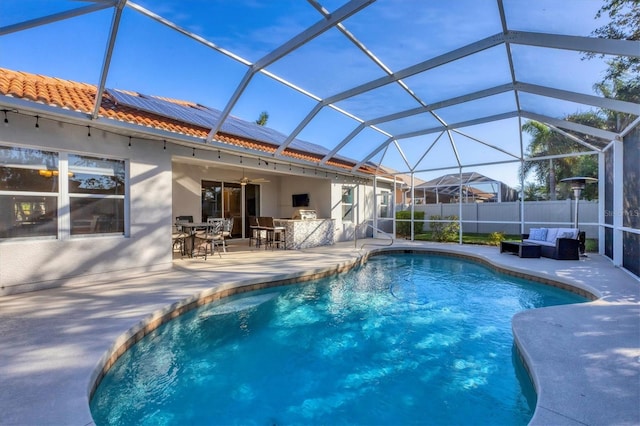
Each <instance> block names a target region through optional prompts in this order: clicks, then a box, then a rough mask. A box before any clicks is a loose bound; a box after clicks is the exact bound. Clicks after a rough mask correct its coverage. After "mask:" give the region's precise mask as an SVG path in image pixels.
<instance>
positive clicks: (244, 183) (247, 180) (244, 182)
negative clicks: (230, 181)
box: [236, 169, 269, 186]
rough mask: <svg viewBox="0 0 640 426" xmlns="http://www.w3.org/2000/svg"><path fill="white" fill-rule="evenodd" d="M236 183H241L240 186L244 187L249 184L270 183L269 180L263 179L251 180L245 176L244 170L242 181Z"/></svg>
mask: <svg viewBox="0 0 640 426" xmlns="http://www.w3.org/2000/svg"><path fill="white" fill-rule="evenodd" d="M236 182H238V183H240V185H242V186H245V185H247V184H254V183H267V182H269V181H268V180H267V179H263V178H255V179H250V178H248V177H247V176H246V175H245V174H244V169H242V178H241V179H240V180H237V181H236Z"/></svg>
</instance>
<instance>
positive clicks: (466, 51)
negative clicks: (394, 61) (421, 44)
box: [324, 34, 504, 105]
mask: <svg viewBox="0 0 640 426" xmlns="http://www.w3.org/2000/svg"><path fill="white" fill-rule="evenodd" d="M503 41H504V36H503V35H502V34H496V35H494V36H491V37H487V38H485V39H483V40H480V41H477V42H475V43H471V44H468V45H466V46H464V47H461V48H459V49H455V50H452V51H451V52H448V53H445V54H443V55H440V56H437V57H435V58H432V59H428V60H426V61H424V62H420V63H419V64H416V65H412V66H410V67H408V68H405V69H403V70H401V71H398V72H396V73H394V74H392V75H388V76H385V77H381V78H378V79H376V80H373V81H370V82H368V83H365V84H362V85H360V86H357V87H354V88H352V89H349V90H346V91H344V92H342V93H338V94H336V95H334V96H330V97H328V98H326V99H325V100H324V104H325V105H328V104H333V103H336V102H340V101H343V100H345V99H348V98H351V97H354V96H357V95H360V94H362V93H365V92H368V91H370V90H373V89H377V88H378V87H381V86H384V85H386V84H389V83H393V82H395V81H398V80H402V79H404V78H407V77H411V76H412V75H415V74H419V73H421V72H424V71H427V70H430V69H432V68H436V67H438V66H440V65H444V64H447V63H449V62H453V61H455V60H458V59H462V58H464V57H467V56H469V55H473V54H474V53H478V52H482V51H483V50H486V49H489V48H491V47H494V46H497V45H498V44H500V43H502V42H503Z"/></svg>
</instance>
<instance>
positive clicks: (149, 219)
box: [0, 115, 179, 295]
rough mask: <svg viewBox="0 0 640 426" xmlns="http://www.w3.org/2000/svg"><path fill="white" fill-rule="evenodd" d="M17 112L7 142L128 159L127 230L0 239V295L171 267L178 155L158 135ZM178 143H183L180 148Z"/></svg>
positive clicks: (0, 136) (4, 134) (0, 129)
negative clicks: (135, 134) (139, 136)
mask: <svg viewBox="0 0 640 426" xmlns="http://www.w3.org/2000/svg"><path fill="white" fill-rule="evenodd" d="M39 126H40V127H39V128H38V129H36V128H35V127H34V120H33V118H32V117H28V116H22V115H15V116H13V117H12V120H11V123H10V125H9V126H6V127H5V126H0V144H3V145H8V146H21V147H27V148H35V149H51V150H56V151H61V150H62V151H69V152H72V153H77V154H88V155H92V156H105V157H109V158H115V159H120V160H122V159H124V160H126V161H127V169H128V177H129V179H128V188H127V190H128V193H129V195H130V197H129V199H130V203H129V204H127V203H126V202H125V218H128V220H126V222H128V223H130V227H127V226H126V223H125V231H126V230H129V232H128V234H127V235H105V236H82V237H74V238H70V237H67V238H66V239H42V238H29V239H5V240H0V295H6V294H13V293H18V292H25V291H32V290H36V289H42V288H48V287H54V286H60V285H63V284H66V283H71V282H74V281H75V280H77V279H78V278H83V279H84V280H86V279H87V277H88V276H94V279H95V280H100V278H101V277H102V276H104V274H109V276H110V277H111V278H112V277H113V276H114V274H117V273H132V272H140V271H152V270H162V269H166V268H169V267H171V261H172V253H171V234H170V231H169V230H170V229H171V223H172V219H171V216H172V215H171V199H172V183H171V178H172V176H171V156H172V152H171V151H172V149H173V148H170V147H167V149H166V150H164V149H163V146H162V144H159V143H158V142H157V141H145V140H143V139H136V138H132V145H131V147H130V148H129V147H128V144H129V139H128V138H127V137H123V136H118V135H115V134H113V133H111V132H107V131H101V130H97V129H92V131H91V136H90V137H89V136H88V135H87V134H88V132H87V128H86V127H85V126H77V125H73V124H67V123H61V122H58V121H56V120H48V119H42V118H41V119H40V120H39ZM178 148H179V147H178Z"/></svg>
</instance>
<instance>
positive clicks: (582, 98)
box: [515, 82, 640, 115]
mask: <svg viewBox="0 0 640 426" xmlns="http://www.w3.org/2000/svg"><path fill="white" fill-rule="evenodd" d="M515 89H516V90H519V91H521V92H527V93H531V94H534V95H540V96H546V97H549V98H555V99H561V100H565V101H570V102H575V103H579V104H585V105H593V106H596V107H598V108H604V109H609V110H612V111H618V112H624V113H627V114H634V115H640V105H638V104H634V103H633V102H626V101H619V100H617V99H611V98H603V97H600V96H593V95H585V94H583V93H576V92H570V91H568V90H561V89H553V88H551V87H545V86H539V85H537V84H529V83H520V82H517V83H516V84H515Z"/></svg>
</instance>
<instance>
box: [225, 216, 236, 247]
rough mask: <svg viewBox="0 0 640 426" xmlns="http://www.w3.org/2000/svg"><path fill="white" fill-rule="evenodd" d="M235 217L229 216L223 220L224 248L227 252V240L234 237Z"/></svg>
mask: <svg viewBox="0 0 640 426" xmlns="http://www.w3.org/2000/svg"><path fill="white" fill-rule="evenodd" d="M233 221H234V220H233V217H228V218H226V219H224V221H223V222H222V249H223V250H224V252H225V253H226V252H227V240H228V239H230V238H232V232H233Z"/></svg>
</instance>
